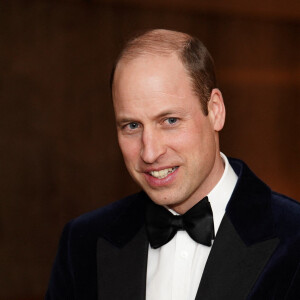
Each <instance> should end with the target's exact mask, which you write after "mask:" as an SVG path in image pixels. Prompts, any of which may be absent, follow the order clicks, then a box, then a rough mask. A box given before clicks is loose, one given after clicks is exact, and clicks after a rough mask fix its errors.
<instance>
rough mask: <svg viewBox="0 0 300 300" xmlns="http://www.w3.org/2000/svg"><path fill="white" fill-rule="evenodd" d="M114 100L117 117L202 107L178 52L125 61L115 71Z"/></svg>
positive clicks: (151, 115) (155, 114)
mask: <svg viewBox="0 0 300 300" xmlns="http://www.w3.org/2000/svg"><path fill="white" fill-rule="evenodd" d="M113 103H114V109H115V114H116V117H117V120H118V119H130V118H133V119H136V118H143V117H145V118H152V117H154V116H157V115H160V114H162V113H165V112H173V111H177V112H179V111H180V112H182V113H183V114H187V113H188V112H190V113H191V112H192V111H195V110H199V109H200V101H199V100H198V97H197V96H196V95H195V93H194V91H193V89H192V85H191V80H190V78H189V76H188V75H187V72H186V70H185V68H184V66H183V64H182V63H181V61H180V60H179V59H178V58H177V56H176V55H173V56H171V55H170V56H167V57H165V56H146V57H139V58H137V59H134V60H131V61H129V62H121V63H120V65H119V66H118V67H117V69H116V73H115V81H114V85H113Z"/></svg>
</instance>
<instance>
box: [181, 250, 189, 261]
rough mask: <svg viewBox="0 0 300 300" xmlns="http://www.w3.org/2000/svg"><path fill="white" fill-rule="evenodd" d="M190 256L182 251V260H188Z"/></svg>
mask: <svg viewBox="0 0 300 300" xmlns="http://www.w3.org/2000/svg"><path fill="white" fill-rule="evenodd" d="M188 256H189V254H188V253H187V251H182V252H181V257H182V258H184V259H186V258H188Z"/></svg>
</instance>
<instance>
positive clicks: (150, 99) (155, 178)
mask: <svg viewBox="0 0 300 300" xmlns="http://www.w3.org/2000/svg"><path fill="white" fill-rule="evenodd" d="M113 103H114V110H115V116H116V123H117V132H118V140H119V145H120V148H121V151H122V154H123V157H124V161H125V164H126V167H127V169H128V171H129V173H130V175H131V176H132V178H133V179H134V180H135V181H136V182H137V183H138V184H139V185H140V186H141V187H142V189H143V190H144V191H145V192H146V193H147V194H148V196H149V197H150V198H151V199H152V200H153V201H154V202H155V203H157V204H159V205H164V206H168V207H170V208H172V209H174V210H175V211H176V212H178V213H180V214H183V213H185V212H186V211H187V210H189V209H190V208H191V207H192V206H194V205H195V204H196V203H197V202H198V201H199V200H201V199H202V198H203V197H205V196H206V195H207V194H208V193H209V192H210V191H211V190H212V188H213V187H214V186H215V185H216V184H217V182H218V181H219V180H220V178H221V176H222V174H223V171H224V164H223V161H222V159H221V157H220V153H219V152H220V150H219V137H218V132H219V131H220V130H221V129H222V128H223V125H224V121H225V107H224V103H223V99H222V95H221V92H220V91H219V90H218V89H214V90H213V91H212V93H211V98H210V101H209V104H208V111H209V113H208V116H205V115H204V114H203V111H202V109H201V105H200V102H199V99H198V96H196V95H195V93H194V92H193V90H192V84H191V81H190V79H189V77H188V76H187V73H186V70H185V68H184V66H183V64H182V63H181V62H180V60H179V59H178V58H177V56H176V55H175V54H171V55H169V56H160V55H154V54H153V55H151V54H147V55H144V56H139V57H138V58H135V59H133V60H130V61H121V62H119V63H118V66H117V69H116V72H115V78H114V84H113Z"/></svg>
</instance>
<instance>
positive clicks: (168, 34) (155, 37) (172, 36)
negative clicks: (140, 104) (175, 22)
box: [111, 29, 217, 115]
mask: <svg viewBox="0 0 300 300" xmlns="http://www.w3.org/2000/svg"><path fill="white" fill-rule="evenodd" d="M171 53H174V54H176V55H177V57H178V58H179V60H180V61H181V62H182V64H183V65H184V67H185V69H186V72H187V74H188V76H189V77H190V79H191V82H192V88H193V90H194V92H195V94H196V96H198V99H199V101H200V102H201V105H202V109H203V112H204V113H205V114H206V115H207V102H208V101H209V98H210V94H211V92H212V90H213V89H214V88H216V87H217V81H216V76H215V70H214V62H213V59H212V57H211V55H210V53H209V52H208V50H207V49H206V47H205V46H204V45H203V43H202V42H201V41H200V40H198V39H197V38H195V37H192V36H190V35H188V34H186V33H182V32H177V31H171V30H164V29H156V30H151V31H148V32H146V33H144V34H142V35H140V36H138V37H135V38H133V39H131V40H130V41H129V42H128V43H127V44H126V46H125V47H124V49H123V51H122V52H121V54H120V55H119V57H118V59H117V61H116V66H117V65H118V62H119V61H130V60H132V59H136V58H137V57H138V56H145V55H149V54H152V55H161V56H168V55H170V54H171ZM114 73H115V68H113V72H112V74H111V88H112V85H113V80H114Z"/></svg>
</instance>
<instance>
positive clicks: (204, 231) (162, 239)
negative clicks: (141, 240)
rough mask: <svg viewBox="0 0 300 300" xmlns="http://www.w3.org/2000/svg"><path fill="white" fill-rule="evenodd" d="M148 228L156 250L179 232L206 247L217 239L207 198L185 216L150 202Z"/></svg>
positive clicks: (149, 236)
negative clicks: (174, 213)
mask: <svg viewBox="0 0 300 300" xmlns="http://www.w3.org/2000/svg"><path fill="white" fill-rule="evenodd" d="M146 228H147V234H148V239H149V242H150V245H151V247H152V248H154V249H156V248H159V247H161V246H163V245H164V244H166V243H168V242H169V241H170V240H171V239H172V238H173V237H174V235H175V234H176V232H177V231H178V230H186V232H187V233H188V234H189V235H190V237H191V238H192V239H193V240H194V241H196V242H197V243H200V244H203V245H206V246H211V240H213V239H214V238H215V233H214V222H213V214H212V210H211V206H210V203H209V201H208V198H207V197H205V198H203V199H202V200H201V201H199V202H198V203H197V204H196V205H194V206H193V207H192V208H191V209H190V210H188V211H187V212H186V213H185V214H183V215H173V214H172V213H171V212H170V211H168V210H167V209H166V208H165V207H162V206H160V205H157V204H155V203H154V202H152V201H149V204H148V207H147V211H146Z"/></svg>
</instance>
